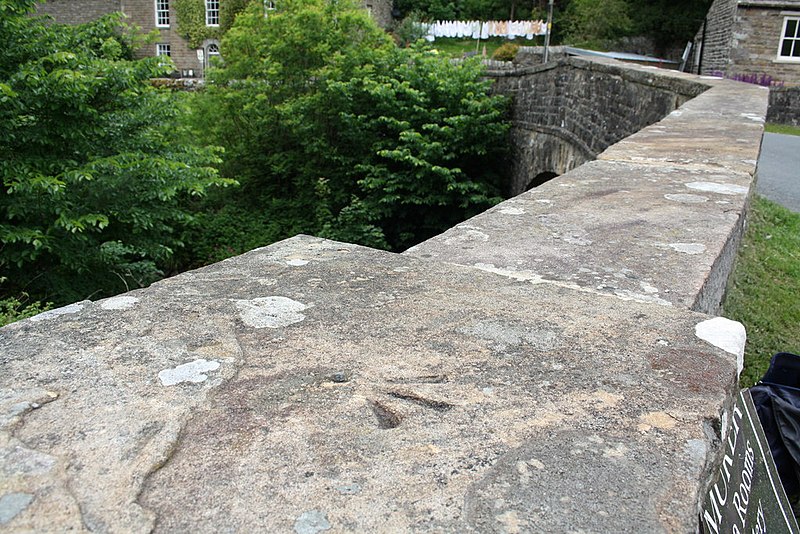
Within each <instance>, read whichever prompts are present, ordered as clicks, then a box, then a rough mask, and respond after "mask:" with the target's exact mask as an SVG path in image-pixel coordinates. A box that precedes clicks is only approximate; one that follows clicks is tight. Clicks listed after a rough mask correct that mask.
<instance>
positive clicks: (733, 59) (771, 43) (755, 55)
mask: <svg viewBox="0 0 800 534" xmlns="http://www.w3.org/2000/svg"><path fill="white" fill-rule="evenodd" d="M782 4H786V5H783V6H782V7H763V6H761V5H755V3H752V4H751V3H744V2H740V4H739V9H738V10H737V13H736V19H735V22H734V27H733V35H732V40H731V50H730V58H729V64H728V68H727V70H726V71H725V72H726V75H727V76H728V77H729V78H736V77H738V76H744V75H753V74H757V75H760V74H767V75H769V76H771V77H772V78H773V80H774V81H779V82H783V83H784V84H788V85H798V84H800V62H790V61H786V60H781V59H778V48H779V46H780V42H781V32H782V31H783V21H784V18H785V17H787V16H792V15H794V16H798V17H800V1H798V2H783V3H782ZM789 4H795V5H789Z"/></svg>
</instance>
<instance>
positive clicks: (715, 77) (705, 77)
mask: <svg viewBox="0 0 800 534" xmlns="http://www.w3.org/2000/svg"><path fill="white" fill-rule="evenodd" d="M700 79H701V80H721V79H722V76H700Z"/></svg>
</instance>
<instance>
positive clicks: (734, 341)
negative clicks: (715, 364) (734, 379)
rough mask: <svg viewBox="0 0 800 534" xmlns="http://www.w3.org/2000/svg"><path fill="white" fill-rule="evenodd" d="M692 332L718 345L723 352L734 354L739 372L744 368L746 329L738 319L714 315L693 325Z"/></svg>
mask: <svg viewBox="0 0 800 534" xmlns="http://www.w3.org/2000/svg"><path fill="white" fill-rule="evenodd" d="M694 334H695V335H696V336H697V337H699V338H700V339H702V340H703V341H706V342H708V343H711V344H712V345H714V346H715V347H718V348H720V349H722V350H724V351H725V352H728V353H730V354H735V355H736V368H737V371H738V372H739V373H741V372H742V369H743V368H744V344H745V341H747V331H746V330H745V329H744V325H743V324H742V323H740V322H738V321H731V320H730V319H726V318H725V317H714V318H713V319H709V320H707V321H703V322H702V323H698V324H697V325H696V326H695V327H694Z"/></svg>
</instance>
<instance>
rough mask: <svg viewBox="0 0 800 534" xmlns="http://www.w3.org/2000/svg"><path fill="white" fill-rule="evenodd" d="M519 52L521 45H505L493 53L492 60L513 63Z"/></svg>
mask: <svg viewBox="0 0 800 534" xmlns="http://www.w3.org/2000/svg"><path fill="white" fill-rule="evenodd" d="M517 52H519V45H518V44H514V43H505V44H503V45H501V46H500V47H498V48H497V50H495V51H494V52H493V53H492V59H496V60H497V61H513V60H514V58H515V57H517Z"/></svg>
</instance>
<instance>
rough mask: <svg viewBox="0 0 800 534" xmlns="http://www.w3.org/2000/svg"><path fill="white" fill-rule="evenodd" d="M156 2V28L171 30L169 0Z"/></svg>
mask: <svg viewBox="0 0 800 534" xmlns="http://www.w3.org/2000/svg"><path fill="white" fill-rule="evenodd" d="M155 1H156V26H158V27H159V28H169V0H155Z"/></svg>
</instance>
